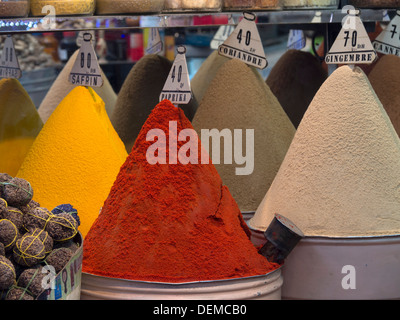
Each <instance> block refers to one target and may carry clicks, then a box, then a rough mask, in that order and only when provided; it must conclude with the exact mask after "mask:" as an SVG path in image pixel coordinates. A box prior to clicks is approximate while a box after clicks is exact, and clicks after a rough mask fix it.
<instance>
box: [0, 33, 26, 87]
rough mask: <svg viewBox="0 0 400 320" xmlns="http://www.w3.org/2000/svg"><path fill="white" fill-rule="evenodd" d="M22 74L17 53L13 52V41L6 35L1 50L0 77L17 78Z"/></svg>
mask: <svg viewBox="0 0 400 320" xmlns="http://www.w3.org/2000/svg"><path fill="white" fill-rule="evenodd" d="M21 76H22V72H21V69H20V67H19V62H18V58H17V55H16V54H15V49H14V42H13V39H12V37H11V35H8V36H7V38H6V41H5V42H4V47H3V52H2V55H1V59H0V78H13V79H19V78H21Z"/></svg>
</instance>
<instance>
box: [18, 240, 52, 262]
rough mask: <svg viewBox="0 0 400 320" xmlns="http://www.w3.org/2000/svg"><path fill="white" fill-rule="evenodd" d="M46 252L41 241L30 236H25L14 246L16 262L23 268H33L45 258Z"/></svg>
mask: <svg viewBox="0 0 400 320" xmlns="http://www.w3.org/2000/svg"><path fill="white" fill-rule="evenodd" d="M45 250H46V249H45V247H44V244H43V242H42V241H40V239H38V238H37V237H33V236H30V235H23V236H22V238H20V239H18V241H17V243H16V244H15V246H14V249H13V253H14V255H13V256H14V260H15V262H16V263H18V264H20V265H22V266H25V267H32V266H33V265H35V264H37V263H39V262H41V261H42V260H43V259H44V258H45V256H46V254H45Z"/></svg>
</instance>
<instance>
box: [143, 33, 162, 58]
mask: <svg viewBox="0 0 400 320" xmlns="http://www.w3.org/2000/svg"><path fill="white" fill-rule="evenodd" d="M162 49H163V43H162V41H161V37H160V32H159V31H158V28H151V29H150V34H149V39H148V43H147V48H146V54H155V53H159V52H160V51H161V50H162Z"/></svg>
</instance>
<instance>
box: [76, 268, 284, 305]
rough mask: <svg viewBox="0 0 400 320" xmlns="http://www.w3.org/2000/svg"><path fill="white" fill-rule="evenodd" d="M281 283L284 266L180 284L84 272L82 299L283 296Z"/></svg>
mask: <svg viewBox="0 0 400 320" xmlns="http://www.w3.org/2000/svg"><path fill="white" fill-rule="evenodd" d="M282 283H283V279H282V275H281V269H276V270H274V271H272V272H270V273H268V274H266V275H262V276H254V277H246V278H238V279H229V280H218V281H201V282H190V283H180V284H174V283H159V282H145V281H132V280H124V279H115V278H108V277H101V276H96V275H92V274H88V273H82V289H81V300H180V299H185V300H246V299H250V300H280V299H281V287H282Z"/></svg>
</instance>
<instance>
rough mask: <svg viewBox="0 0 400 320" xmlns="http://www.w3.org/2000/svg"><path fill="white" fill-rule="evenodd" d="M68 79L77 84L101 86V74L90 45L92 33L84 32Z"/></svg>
mask: <svg viewBox="0 0 400 320" xmlns="http://www.w3.org/2000/svg"><path fill="white" fill-rule="evenodd" d="M68 81H69V82H70V83H72V84H74V85H77V86H86V87H101V86H103V78H102V76H101V71H100V66H99V62H98V61H97V55H96V52H95V51H94V48H93V45H92V35H91V34H90V33H85V34H84V35H83V41H82V44H81V48H80V50H79V53H78V56H77V57H76V61H75V64H74V66H73V67H72V70H71V73H70V75H69V78H68Z"/></svg>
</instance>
